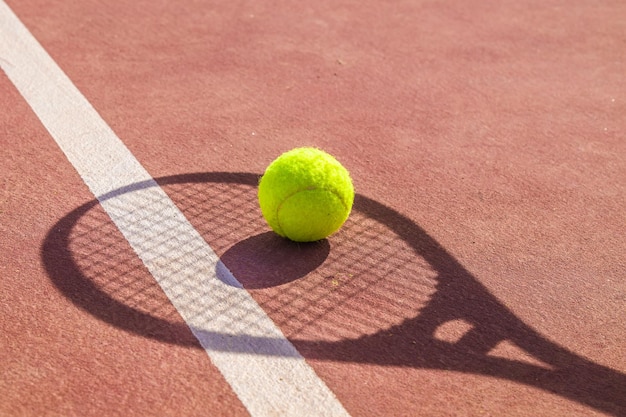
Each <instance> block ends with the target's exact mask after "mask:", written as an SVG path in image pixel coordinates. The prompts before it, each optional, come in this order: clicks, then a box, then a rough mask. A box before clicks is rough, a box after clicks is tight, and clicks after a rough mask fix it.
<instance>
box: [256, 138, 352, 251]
mask: <svg viewBox="0 0 626 417" xmlns="http://www.w3.org/2000/svg"><path fill="white" fill-rule="evenodd" d="M353 202H354V187H353V185H352V180H351V179H350V174H349V173H348V171H347V170H346V169H345V168H344V167H343V166H342V165H341V164H340V163H339V162H338V161H337V160H336V159H335V158H334V157H332V156H331V155H329V154H327V153H326V152H324V151H321V150H319V149H316V148H296V149H293V150H291V151H288V152H285V153H284V154H282V155H280V156H279V157H278V158H276V159H275V160H274V162H272V163H271V164H270V165H269V166H268V167H267V169H266V170H265V173H264V174H263V177H261V180H260V182H259V204H260V206H261V212H262V213H263V217H265V220H266V221H267V223H268V224H269V226H270V227H271V228H272V230H274V231H275V232H276V233H278V234H279V235H280V236H283V237H286V238H288V239H291V240H293V241H296V242H314V241H316V240H320V239H324V238H326V237H328V236H330V235H331V234H333V233H335V232H336V231H337V230H339V228H340V227H341V226H342V225H343V223H344V222H345V221H346V219H347V218H348V216H349V215H350V211H351V210H352V203H353Z"/></svg>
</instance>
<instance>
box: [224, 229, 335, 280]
mask: <svg viewBox="0 0 626 417" xmlns="http://www.w3.org/2000/svg"><path fill="white" fill-rule="evenodd" d="M329 252H330V244H329V243H328V240H326V239H324V240H320V241H317V242H310V243H296V242H292V241H290V240H287V239H285V238H282V237H280V236H278V235H277V234H276V233H274V232H266V233H261V234H258V235H255V236H252V237H250V238H247V239H244V240H242V241H240V242H238V243H236V244H235V245H233V246H232V247H231V248H230V249H228V250H227V251H226V252H225V253H224V254H223V255H222V256H221V261H222V263H223V264H224V265H225V266H226V267H227V268H228V270H229V271H230V272H231V273H232V274H233V275H234V276H235V277H237V280H238V281H239V282H240V283H241V284H242V285H243V286H244V287H245V288H248V289H260V288H269V287H275V286H278V285H282V284H286V283H289V282H292V281H295V280H297V279H298V278H302V277H304V276H306V275H307V274H309V273H310V272H311V271H314V270H315V269H316V268H318V267H319V266H320V265H321V264H322V263H323V262H324V260H326V258H327V257H328V254H329Z"/></svg>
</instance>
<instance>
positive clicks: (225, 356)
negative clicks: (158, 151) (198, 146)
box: [0, 0, 348, 417]
mask: <svg viewBox="0 0 626 417" xmlns="http://www.w3.org/2000/svg"><path fill="white" fill-rule="evenodd" d="M0 66H1V67H2V69H3V70H4V72H5V73H6V74H7V76H8V77H9V79H10V80H11V81H12V82H13V84H14V85H15V87H16V88H17V89H18V90H19V91H20V93H21V94H22V96H23V97H24V99H25V100H26V101H27V102H28V104H29V105H30V106H31V108H32V109H33V111H34V112H35V114H36V115H37V116H38V117H39V119H40V120H41V122H42V123H43V125H44V126H45V127H46V129H47V130H48V132H49V133H50V135H51V136H52V137H53V138H54V140H55V141H56V142H57V144H58V145H59V147H60V148H61V149H62V150H63V152H64V153H65V155H66V156H67V158H68V159H69V161H70V162H71V163H72V165H73V166H74V167H75V168H76V170H77V171H78V173H79V174H80V176H81V177H82V179H83V181H84V182H85V184H87V186H88V187H89V189H90V190H91V192H92V193H93V194H94V195H95V196H96V197H98V196H100V198H99V200H100V202H101V205H102V206H103V208H104V209H105V210H106V212H107V213H108V215H109V216H110V217H111V219H112V220H113V222H114V223H115V224H116V226H117V227H118V228H119V230H120V231H121V232H122V234H123V235H124V236H125V238H126V239H127V240H128V241H129V243H130V244H131V246H132V247H133V249H134V250H135V252H136V253H137V255H138V256H139V257H140V258H141V259H142V261H143V262H144V264H145V265H146V267H147V268H148V270H149V271H150V273H151V274H152V275H153V276H154V278H155V279H156V280H157V282H158V283H159V284H160V285H161V287H162V288H163V290H164V292H165V293H166V294H167V296H168V297H169V298H170V300H171V302H172V304H174V306H175V307H176V309H177V310H178V311H179V313H180V314H181V316H182V317H183V318H184V320H185V321H186V322H187V324H188V325H189V327H190V328H191V329H192V331H193V332H194V334H195V335H196V337H198V340H199V341H200V343H201V344H202V346H203V347H204V349H205V350H206V352H207V353H208V355H209V357H210V358H211V361H212V362H213V363H214V364H215V365H216V366H217V367H218V368H219V370H220V371H221V373H222V374H223V375H224V377H225V378H226V380H227V381H228V383H229V384H230V385H231V387H232V388H233V390H234V391H235V393H236V394H237V396H238V397H239V398H240V400H241V401H242V403H243V404H244V406H245V407H246V408H247V409H248V411H249V412H250V414H252V415H253V416H274V415H279V416H298V417H302V416H347V415H348V413H347V412H346V411H345V409H344V408H343V406H342V405H341V403H340V402H339V401H338V400H337V398H336V397H335V395H334V394H333V393H332V392H331V391H330V389H328V387H327V386H326V385H325V384H324V382H322V381H321V380H320V379H319V377H318V376H317V375H316V374H315V372H314V371H313V369H312V368H311V367H310V366H309V365H308V364H307V363H306V361H305V360H304V359H303V358H302V356H301V355H300V354H299V353H298V351H297V350H296V349H295V348H294V346H293V345H292V344H291V343H290V342H289V341H288V340H287V339H286V338H285V336H284V335H283V334H282V332H281V331H280V329H278V327H276V325H275V324H274V322H272V320H271V319H270V318H269V317H268V316H267V315H266V314H265V312H264V311H263V310H262V309H261V307H259V305H258V304H257V303H256V302H255V301H254V300H253V299H252V297H251V296H250V295H249V294H248V293H247V292H246V291H245V290H244V289H243V288H242V287H241V285H240V284H239V283H238V282H237V281H236V279H235V278H234V277H232V275H230V276H228V275H229V274H230V273H229V272H228V271H227V270H226V269H225V267H224V266H223V265H222V264H221V262H219V259H218V257H217V255H216V254H215V253H214V252H213V250H212V249H211V248H210V247H209V245H208V244H207V243H206V242H205V241H204V239H203V238H202V237H201V236H200V234H199V233H198V232H197V231H196V230H195V229H194V228H193V226H191V224H190V223H189V222H188V221H187V219H186V218H185V217H184V215H183V214H182V213H181V212H180V210H178V208H177V207H176V206H175V205H174V203H173V202H172V201H171V200H170V199H169V198H168V196H167V195H166V194H165V192H164V191H163V190H162V189H161V188H160V187H158V185H157V184H156V183H155V182H154V180H153V179H152V177H151V176H150V174H148V172H147V171H146V170H145V169H144V168H143V167H142V166H141V164H140V163H139V162H138V161H137V160H136V159H135V157H134V156H133V155H132V154H131V153H130V151H129V150H128V149H127V148H126V146H125V145H124V144H123V143H122V141H121V140H120V139H119V138H118V137H117V136H116V135H115V133H114V132H113V131H112V130H111V128H110V127H109V126H108V125H107V124H106V122H105V121H104V120H102V118H101V117H100V116H99V114H98V113H97V112H96V110H95V109H94V108H93V107H92V106H91V104H90V103H89V102H88V101H87V99H85V97H84V96H83V95H82V94H81V93H80V91H78V89H77V88H76V87H75V86H74V84H73V83H72V81H71V80H70V79H69V78H68V77H67V76H66V75H65V73H64V72H63V71H62V70H61V69H60V68H59V67H58V66H57V65H56V63H55V62H54V61H53V59H52V58H51V57H50V56H49V55H48V54H47V53H46V51H45V50H44V49H43V47H42V46H41V45H40V44H39V43H38V42H37V40H36V39H35V38H34V37H33V36H32V35H31V33H30V32H29V31H28V29H27V28H26V27H25V26H24V25H23V24H22V23H21V22H20V21H19V19H18V18H17V16H15V14H14V13H13V12H12V11H11V9H10V8H9V7H8V6H7V4H6V3H5V2H4V1H3V0H0ZM142 181H148V183H150V182H152V185H153V186H152V187H147V188H141V189H136V190H134V191H132V192H126V193H116V192H115V190H118V189H120V188H122V187H125V186H129V185H131V184H136V183H139V182H142ZM216 271H219V273H220V274H221V275H222V274H225V275H227V276H228V277H227V278H228V279H229V280H230V281H231V283H232V284H234V285H228V284H226V283H224V282H222V280H220V279H219V278H218V277H217V275H216V274H217V273H218V272H216ZM222 279H224V277H223V276H222Z"/></svg>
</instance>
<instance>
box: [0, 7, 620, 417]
mask: <svg viewBox="0 0 626 417" xmlns="http://www.w3.org/2000/svg"><path fill="white" fill-rule="evenodd" d="M5 1H6V3H7V4H8V6H9V7H10V8H11V10H12V11H13V12H14V13H15V15H16V16H17V17H18V18H19V19H20V20H21V22H22V23H23V24H24V25H25V26H26V28H27V29H28V30H29V31H30V33H31V34H32V35H33V36H34V37H35V38H36V39H37V40H38V41H39V42H40V44H41V47H43V49H45V51H47V52H48V53H49V54H50V56H51V58H52V59H53V60H54V61H55V62H56V63H57V64H58V66H59V67H60V68H61V69H62V70H63V71H64V72H65V74H66V75H67V76H68V77H69V80H71V82H73V83H74V85H75V86H76V87H77V88H78V90H80V92H81V93H82V94H83V95H84V97H85V98H86V99H87V100H88V101H89V103H91V105H92V106H93V108H94V109H95V110H96V111H97V112H98V113H99V114H100V116H101V118H102V119H103V120H104V121H105V122H106V123H107V124H108V125H109V126H110V127H111V129H112V130H113V131H114V132H115V134H116V135H117V136H118V137H119V138H120V139H121V141H122V142H123V144H124V145H125V146H126V148H128V150H129V151H130V153H131V154H132V155H134V157H135V158H136V159H137V161H139V163H140V164H141V165H142V166H143V167H145V169H146V170H147V171H148V173H149V174H150V176H151V177H152V178H154V179H155V180H156V184H158V186H157V185H156V184H154V183H152V182H150V181H147V182H146V181H134V180H131V181H128V183H127V184H126V186H125V187H121V188H119V187H118V188H117V189H115V190H112V192H111V193H109V194H106V195H97V196H94V195H93V194H92V193H91V192H90V189H89V188H88V187H87V185H86V184H88V183H89V181H90V180H89V179H88V178H86V176H85V175H84V174H83V173H82V172H81V169H80V168H76V169H75V168H74V166H76V164H74V166H73V163H70V162H69V161H68V158H67V157H66V156H65V154H64V152H63V151H62V150H61V149H60V147H59V146H58V145H57V143H56V142H55V141H59V140H60V139H59V137H57V136H58V135H57V134H56V133H50V132H49V130H47V125H46V123H45V122H42V120H41V116H40V113H38V112H37V111H33V109H32V108H31V105H32V103H31V99H30V97H31V96H32V95H33V94H34V95H37V94H38V93H37V92H32V91H30V92H28V91H27V92H26V93H25V92H24V91H25V90H23V89H21V88H17V87H16V85H14V84H16V81H14V78H15V77H20V74H17V75H15V72H12V68H15V65H17V64H16V62H13V58H8V55H7V56H4V55H3V54H0V67H2V69H3V71H2V72H0V93H1V94H0V107H1V108H2V109H3V110H2V111H1V112H0V141H1V145H2V146H1V147H0V154H1V157H0V161H1V162H2V163H1V164H0V167H1V169H2V171H1V172H2V175H1V177H0V178H1V182H0V219H1V221H0V244H1V248H2V251H1V255H2V261H1V262H0V277H1V278H0V326H1V327H0V415H2V416H4V415H6V416H44V415H45V416H115V415H120V416H152V415H154V416H165V415H176V416H206V415H212V416H239V415H287V414H288V412H287V411H285V410H287V409H288V408H289V404H290V403H295V402H298V401H300V400H301V399H300V398H299V397H298V396H299V395H302V399H304V400H302V402H306V401H308V400H306V398H308V397H307V395H308V394H309V393H307V390H308V388H306V387H304V386H302V387H301V386H290V387H289V388H290V389H289V390H285V391H284V392H285V394H284V395H282V396H281V395H279V396H277V397H276V396H274V397H271V396H268V399H267V401H266V402H267V403H268V404H270V406H268V407H269V408H268V409H272V410H274V411H273V412H272V413H260V412H259V411H256V410H257V409H256V408H254V407H252V406H250V405H249V403H248V402H247V401H248V400H246V399H245V393H246V392H248V391H247V390H248V389H252V388H254V387H255V385H259V384H260V385H263V384H265V385H267V387H264V386H261V387H260V388H259V389H260V391H263V390H264V389H265V388H268V389H269V388H271V387H270V385H272V383H268V381H271V378H270V379H268V378H265V377H264V375H259V374H258V373H257V374H255V373H254V372H245V367H244V368H243V369H240V372H241V374H242V375H243V376H242V378H243V379H244V380H245V381H243V382H241V381H240V380H236V381H235V382H233V380H232V379H231V377H230V376H228V375H229V374H228V371H226V370H225V368H224V366H223V365H222V364H221V363H220V362H219V361H215V360H213V359H211V358H213V356H211V357H210V356H209V355H207V352H209V354H212V352H216V354H218V355H221V354H225V355H233V356H232V357H237V358H244V360H248V359H250V360H252V361H259V362H260V363H263V362H264V361H265V360H267V361H269V362H268V363H274V362H272V361H274V360H275V361H276V362H277V363H279V362H280V363H282V362H281V361H282V360H283V359H284V360H285V361H286V363H287V364H289V363H291V362H290V360H292V359H293V358H295V357H297V355H295V354H294V355H292V356H293V357H283V356H285V355H286V354H284V353H281V352H282V351H280V350H275V349H274V346H275V345H274V343H279V341H277V340H279V339H276V338H267V337H265V336H259V335H258V334H257V333H258V332H257V330H259V329H261V330H264V329H266V328H265V327H263V326H264V325H262V324H259V323H261V322H260V321H258V320H261V319H259V318H258V317H259V316H258V314H257V312H256V310H254V311H253V310H250V309H247V308H244V307H242V306H241V305H240V303H239V302H235V301H233V300H232V299H231V300H230V301H229V300H228V299H226V300H221V301H220V302H225V303H228V302H230V303H231V305H232V308H223V309H222V310H220V315H219V317H217V318H214V319H215V320H218V321H219V320H222V321H227V322H231V323H240V324H241V326H239V327H242V328H244V332H243V333H241V334H237V335H236V336H238V337H233V338H232V341H231V342H229V343H227V344H223V343H222V344H220V343H217V342H216V341H217V340H222V339H220V337H222V336H223V335H220V334H215V335H213V334H211V333H210V332H208V333H207V332H205V333H206V334H205V333H203V332H202V329H199V328H198V327H197V326H195V325H193V324H191V323H192V321H190V319H189V318H188V317H187V316H186V315H185V314H186V313H184V311H182V310H181V307H180V305H193V304H194V303H195V304H198V303H200V304H201V303H202V302H205V301H206V299H205V296H204V293H201V292H198V291H196V290H195V289H193V288H187V289H186V290H185V289H184V288H183V290H181V291H179V292H178V293H176V294H177V295H175V296H172V293H170V292H168V289H167V288H166V289H165V290H164V289H162V287H163V283H162V282H161V281H159V282H161V286H160V285H159V284H157V280H155V278H154V276H153V275H155V273H154V271H153V269H150V267H146V266H145V265H144V263H145V261H144V262H142V259H144V258H141V254H140V253H139V252H138V250H137V249H136V248H137V246H136V243H135V242H131V243H130V244H129V241H128V240H129V238H128V234H127V230H129V229H124V227H120V225H119V223H114V221H112V220H111V218H110V217H109V214H110V210H111V207H113V206H114V205H115V204H117V202H118V201H126V200H124V199H127V200H128V199H130V198H132V196H133V195H136V194H137V193H138V194H139V195H143V194H141V193H151V192H153V191H154V192H156V190H157V189H158V188H160V189H162V190H163V191H164V192H165V193H166V195H167V197H168V198H169V199H171V201H172V202H173V203H174V205H175V206H176V207H177V208H178V209H179V210H180V211H181V212H182V213H183V214H184V217H185V218H186V220H187V221H188V222H189V224H190V225H191V226H192V229H193V230H195V231H197V233H198V235H199V236H200V237H201V238H202V241H203V242H206V243H207V244H208V245H209V246H210V248H212V250H213V251H215V253H216V254H217V255H218V256H219V257H220V259H221V262H223V265H224V266H225V267H226V268H228V270H230V272H231V273H232V275H233V276H234V277H235V278H236V279H237V280H238V282H239V283H241V284H242V285H243V287H244V288H245V290H243V289H240V290H237V284H236V283H235V284H233V282H232V281H229V278H228V277H226V278H224V275H220V274H221V273H220V270H217V272H215V271H209V272H207V271H205V270H204V269H203V270H201V271H200V270H199V271H198V274H204V273H209V274H213V275H211V276H214V277H217V278H219V279H223V281H224V282H223V286H224V288H226V290H228V291H231V290H232V291H235V293H236V294H244V295H245V294H250V296H251V297H252V299H254V300H255V301H256V303H258V306H259V307H260V308H259V311H261V312H262V313H263V314H266V315H267V317H269V319H271V322H273V323H275V325H276V326H277V328H278V329H280V331H281V332H282V334H283V335H284V337H285V338H286V339H287V340H288V341H289V342H290V343H291V344H293V347H295V349H297V351H298V352H299V355H301V357H302V358H303V362H302V363H304V366H305V367H306V369H309V368H310V369H312V371H314V375H316V377H315V378H317V379H315V378H313V380H314V381H319V382H314V384H318V385H315V386H321V387H322V388H324V387H326V388H327V389H328V393H331V394H328V398H329V401H331V402H332V401H336V404H337V408H332V407H330V406H329V407H320V408H315V406H314V405H313V406H311V408H309V409H308V412H307V415H335V414H336V415H338V414H337V413H339V412H338V411H336V410H340V411H341V412H343V411H342V410H343V409H345V412H347V413H348V414H350V415H352V416H505V415H506V416H595V415H613V416H626V255H625V254H626V237H625V236H626V76H625V75H626V3H625V2H623V1H621V0H616V1H611V0H599V1H591V0H589V1H587V0H575V1H560V0H548V1H534V0H520V1H509V0H503V1H490V0H488V1H453V0H443V1H439V2H436V1H421V0H414V1H409V0H401V1H396V2H375V1H371V0H365V1H359V2H357V1H350V0H337V1H331V0H321V1H318V2H313V3H303V2H289V1H281V0H272V1H265V2H263V1H262V2H253V1H238V2H216V1H209V0H206V1H205V0H194V1H186V2H180V1H168V0H160V1H146V0H137V1H133V2H127V1H121V0H117V1H109V2H101V1H96V0H84V1H60V0H55V1H42V0H19V1H18V0H5ZM0 5H2V4H0ZM0 9H1V10H5V8H4V7H2V8H0ZM7 10H8V9H7ZM2 13H3V14H4V15H3V16H2V17H1V18H0V22H3V23H2V24H3V25H4V28H2V27H0V51H7V50H9V49H10V50H12V51H16V52H15V53H16V55H11V56H17V55H19V54H22V53H23V54H24V55H25V56H26V55H28V53H29V52H28V51H27V50H26V49H27V48H25V47H23V46H22V45H21V44H20V45H17V44H10V45H9V44H7V43H8V42H7V39H9V36H8V35H7V34H9V33H12V32H11V30H12V29H7V27H9V26H7V25H6V22H8V19H7V17H6V16H8V15H7V14H6V13H7V12H4V11H3V12H2ZM1 19H4V20H1ZM2 34H4V35H2ZM1 36H4V37H5V38H4V39H3V38H2V37H1ZM20 36H21V35H20ZM22 49H24V51H23V52H22ZM46 71H47V70H46V69H41V70H40V72H42V73H45V72H46ZM9 74H11V75H10V76H9ZM44 76H45V74H44ZM26 81H28V80H26ZM26 84H28V83H27V82H26ZM33 85H34V84H33ZM60 88H62V89H63V88H65V87H63V86H61V87H60ZM26 90H28V87H26ZM41 94H43V93H41ZM52 107H54V106H52ZM54 110H55V109H54V108H52V109H49V110H46V111H49V112H50V114H53V112H54ZM62 117H63V120H65V119H67V125H68V129H69V127H71V125H72V124H73V123H79V122H80V116H78V115H76V114H72V113H71V112H70V113H66V114H63V115H62ZM93 134H95V133H94V132H91V131H89V130H86V131H85V132H84V136H85V138H88V137H89V136H90V135H93ZM61 136H62V134H61ZM61 139H62V138H61ZM86 140H87V139H86ZM107 146H108V145H105V144H104V143H102V145H101V147H95V148H94V149H93V152H91V155H90V154H89V153H84V152H83V154H81V155H79V157H81V158H82V157H84V158H86V159H85V160H89V159H88V158H91V157H93V156H94V155H96V156H98V155H106V154H107V152H108V151H109V149H108V147H107ZM298 146H316V147H320V148H322V149H324V150H326V151H328V152H329V153H331V154H333V155H335V156H336V157H337V159H338V160H339V161H341V162H342V163H343V164H344V166H346V168H348V170H349V171H350V172H351V174H352V177H353V181H354V184H355V188H356V190H357V193H358V195H357V197H356V200H355V206H354V210H353V212H352V214H351V217H350V219H349V220H348V222H347V223H346V225H345V226H344V228H343V229H341V231H340V232H338V233H337V234H336V235H334V236H331V237H330V238H328V239H327V240H324V241H321V242H317V243H315V244H310V245H295V244H291V243H289V242H287V241H284V240H281V239H279V238H277V237H276V236H275V235H273V234H272V233H270V232H269V229H268V228H267V226H266V225H265V223H264V222H263V219H262V218H261V215H260V210H259V209H258V207H257V203H256V184H257V181H258V178H259V175H260V174H262V172H263V170H264V168H265V167H266V166H267V165H268V164H269V163H270V162H271V160H272V159H274V158H275V157H276V156H277V155H279V154H280V153H281V152H284V151H286V150H289V149H291V148H294V147H298ZM86 165H87V169H88V168H89V166H88V165H89V164H86ZM101 175H102V176H103V177H104V176H107V175H113V174H111V173H110V172H101ZM96 180H97V179H96ZM146 195H147V194H146ZM96 197H97V198H99V201H98V200H97V199H96ZM155 201H156V200H155ZM168 201H169V200H168ZM162 202H163V201H162V200H158V201H156V202H153V203H151V202H150V201H147V202H144V206H142V207H140V208H139V209H138V210H136V211H134V212H133V216H135V217H133V218H134V219H136V221H134V222H131V223H129V224H127V226H125V227H127V228H130V229H132V231H133V233H135V235H136V236H140V237H141V236H143V241H142V242H139V243H140V245H143V246H142V247H146V248H148V250H150V248H152V247H153V244H154V246H158V247H159V248H161V247H163V245H170V247H171V251H172V253H178V252H176V251H181V250H183V249H184V250H185V251H187V252H185V253H186V256H187V257H189V256H193V254H194V253H196V252H194V251H196V249H194V248H193V247H191V248H189V247H188V246H185V245H187V243H189V242H188V241H187V240H186V238H185V236H176V239H170V240H168V241H166V242H160V243H158V242H153V239H154V236H155V235H157V236H158V235H159V234H161V235H163V236H166V235H167V236H169V235H168V233H173V232H172V230H178V229H177V228H174V226H172V227H170V226H169V225H170V223H171V222H170V220H171V219H169V218H168V217H167V215H166V214H164V215H163V216H164V217H163V219H162V220H161V219H156V220H155V219H154V216H153V215H148V214H146V213H152V212H156V213H157V214H158V213H161V211H160V209H159V208H158V207H157V208H155V207H156V206H155V205H156V204H161V203H162ZM120 204H121V203H120ZM114 209H115V207H114ZM162 212H163V213H166V212H167V210H166V209H163V211H162ZM107 213H109V214H107ZM161 224H163V225H165V226H163V227H164V230H163V232H160V231H159V230H156V231H155V230H153V229H154V227H155V226H154V225H157V226H159V225H161ZM146 225H152V226H150V227H147V226H146ZM142 227H143V228H146V230H143V229H142ZM176 227H178V226H176ZM147 229H151V230H147ZM144 232H145V233H144ZM130 240H131V241H132V239H130ZM166 240H167V239H166ZM183 247H184V248H183ZM199 250H200V249H197V251H199ZM138 253H139V254H138ZM197 253H200V252H197ZM185 259H188V258H185ZM155 262H156V265H157V268H159V267H160V268H169V269H168V271H169V270H173V271H177V269H176V268H174V267H172V265H171V264H169V263H168V265H160V266H159V262H158V259H157V260H156V261H155ZM162 263H163V262H162ZM194 265H195V264H194V263H190V262H188V261H181V265H180V269H179V270H178V271H189V270H190V269H189V268H193V266H194ZM175 267H177V266H176V265H175ZM191 270H192V271H193V269H191ZM180 273H181V274H182V273H183V272H180ZM185 273H187V274H189V272H185ZM191 275H193V274H191ZM172 276H174V277H175V276H176V272H174V273H172ZM237 291H239V292H237ZM244 295H242V297H243V296H244ZM245 296H246V297H247V295H245ZM242 300H244V298H242ZM245 300H247V299H245ZM180 303H182V304H180ZM185 303H187V304H185ZM242 303H243V301H242ZM197 314H198V316H201V317H203V316H202V314H204V313H203V312H198V313H197ZM192 319H193V317H192ZM255 326H256V327H255ZM246 329H247V330H246ZM246 332H248V333H246ZM255 332H257V333H255ZM214 336H215V337H214ZM199 339H200V341H199ZM229 340H230V339H229ZM241 340H243V341H241ZM281 340H282V339H281ZM281 343H282V342H281ZM281 346H282V345H281ZM286 356H289V355H286ZM298 357H299V356H298ZM293 360H294V361H296V359H293ZM227 362H228V361H227ZM272 366H273V365H272ZM272 369H273V368H272ZM294 369H295V368H294ZM298 369H300V368H298ZM298 372H299V371H296V370H293V373H294V374H296V373H298ZM240 382H241V384H240ZM275 382H276V383H279V382H280V381H278V380H277V381H275ZM241 387H243V388H241ZM257 388H258V387H257ZM257 388H254V389H257ZM278 391H279V392H280V390H278ZM294 392H296V393H299V394H298V395H295V396H294V394H293V393H294ZM324 392H326V391H324ZM287 393H289V394H287ZM296 397H298V398H296ZM262 400H263V401H265V400H264V399H262ZM292 414H293V413H292ZM342 415H344V414H342Z"/></svg>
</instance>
